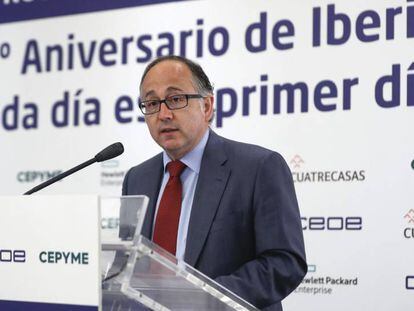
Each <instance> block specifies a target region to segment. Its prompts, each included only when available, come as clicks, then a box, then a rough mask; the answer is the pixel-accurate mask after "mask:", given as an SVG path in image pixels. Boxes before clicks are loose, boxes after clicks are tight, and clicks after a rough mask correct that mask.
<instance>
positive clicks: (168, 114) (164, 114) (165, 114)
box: [158, 103, 173, 120]
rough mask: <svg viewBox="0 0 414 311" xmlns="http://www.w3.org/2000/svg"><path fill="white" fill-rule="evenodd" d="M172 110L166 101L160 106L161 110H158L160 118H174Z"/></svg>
mask: <svg viewBox="0 0 414 311" xmlns="http://www.w3.org/2000/svg"><path fill="white" fill-rule="evenodd" d="M172 116H173V114H172V111H171V110H170V109H168V107H167V105H166V104H165V103H162V104H161V106H160V111H159V112H158V118H159V119H160V120H168V119H172Z"/></svg>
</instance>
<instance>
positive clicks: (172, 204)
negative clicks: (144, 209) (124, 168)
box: [153, 160, 186, 255]
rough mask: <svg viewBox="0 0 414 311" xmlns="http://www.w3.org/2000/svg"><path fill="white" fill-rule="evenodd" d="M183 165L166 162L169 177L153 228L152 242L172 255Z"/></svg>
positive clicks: (179, 207) (174, 244) (178, 211)
mask: <svg viewBox="0 0 414 311" xmlns="http://www.w3.org/2000/svg"><path fill="white" fill-rule="evenodd" d="M185 167H186V165H185V164H184V163H182V162H180V161H178V160H176V161H171V162H169V163H168V164H167V170H168V172H169V173H170V178H169V179H168V182H167V185H166V186H165V189H164V192H163V194H162V197H161V201H160V206H159V207H158V213H157V218H156V221H155V228H154V238H153V240H154V242H155V243H156V244H158V245H159V246H161V247H162V248H164V249H166V250H167V251H169V252H170V253H171V254H173V255H175V251H176V248H177V231H178V223H179V221H180V212H181V199H182V192H183V186H182V184H181V179H180V175H181V173H182V172H183V171H184V169H185Z"/></svg>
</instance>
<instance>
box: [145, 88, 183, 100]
mask: <svg viewBox="0 0 414 311" xmlns="http://www.w3.org/2000/svg"><path fill="white" fill-rule="evenodd" d="M166 91H167V93H170V92H175V91H179V92H182V91H183V89H181V88H179V87H178V86H169V87H168V88H167V90H166ZM152 95H156V92H155V91H154V90H150V91H148V92H147V93H145V94H144V96H143V97H142V98H147V97H148V96H152Z"/></svg>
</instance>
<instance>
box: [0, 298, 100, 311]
mask: <svg viewBox="0 0 414 311" xmlns="http://www.w3.org/2000/svg"><path fill="white" fill-rule="evenodd" d="M0 310H2V311H3V310H4V311H98V307H97V306H80V305H66V304H55V303H41V302H23V301H9V300H0Z"/></svg>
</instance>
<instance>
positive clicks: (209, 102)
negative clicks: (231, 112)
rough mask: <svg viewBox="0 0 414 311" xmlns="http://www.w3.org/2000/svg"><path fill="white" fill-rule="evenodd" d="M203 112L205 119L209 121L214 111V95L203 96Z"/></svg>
mask: <svg viewBox="0 0 414 311" xmlns="http://www.w3.org/2000/svg"><path fill="white" fill-rule="evenodd" d="M203 108H204V113H205V117H206V121H210V120H211V119H212V117H213V113H214V96H208V97H206V98H204V106H203Z"/></svg>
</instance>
